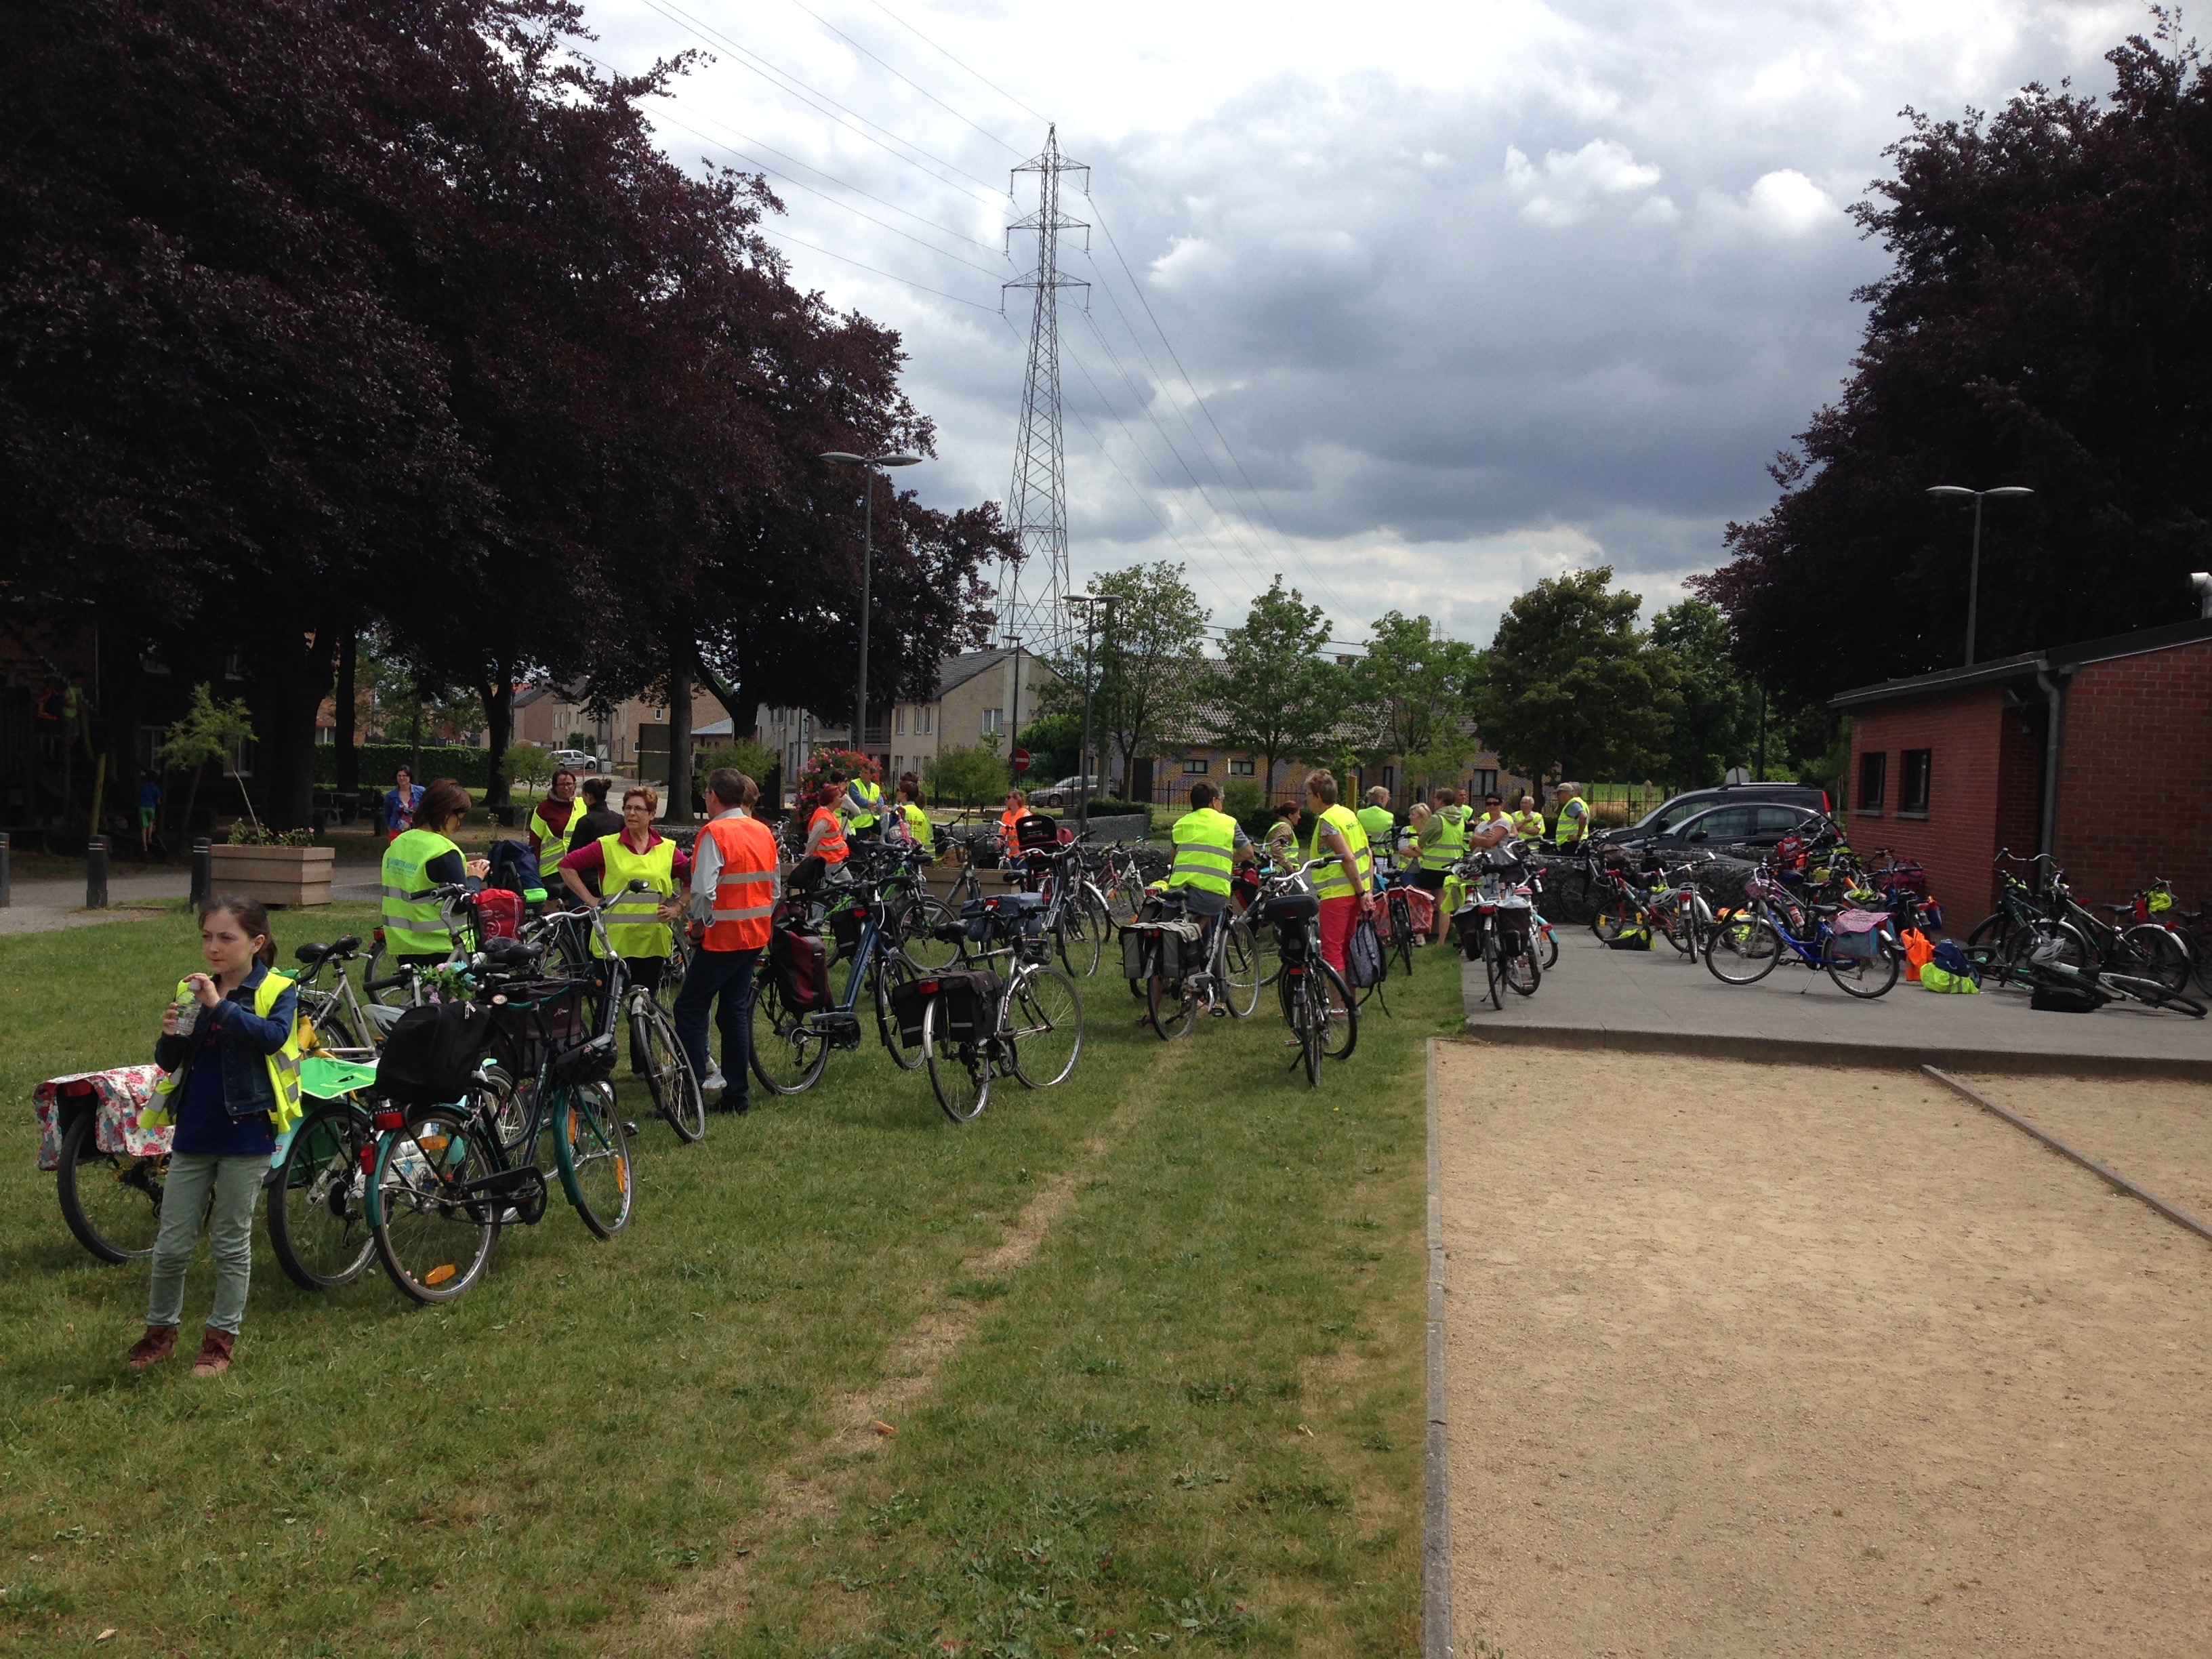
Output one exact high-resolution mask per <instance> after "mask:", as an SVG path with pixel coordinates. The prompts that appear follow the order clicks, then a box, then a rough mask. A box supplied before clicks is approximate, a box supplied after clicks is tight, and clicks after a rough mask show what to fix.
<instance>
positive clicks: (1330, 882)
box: [1312, 802, 1375, 899]
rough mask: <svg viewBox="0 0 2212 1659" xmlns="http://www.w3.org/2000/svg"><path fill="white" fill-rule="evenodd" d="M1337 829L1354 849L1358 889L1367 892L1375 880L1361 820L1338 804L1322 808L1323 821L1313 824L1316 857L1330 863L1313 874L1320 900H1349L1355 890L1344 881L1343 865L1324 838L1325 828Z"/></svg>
mask: <svg viewBox="0 0 2212 1659" xmlns="http://www.w3.org/2000/svg"><path fill="white" fill-rule="evenodd" d="M1323 825H1326V826H1327V827H1328V828H1329V829H1334V830H1335V831H1336V832H1337V833H1338V834H1339V835H1340V836H1343V837H1344V844H1345V845H1346V847H1349V848H1351V849H1352V864H1353V866H1354V867H1356V868H1357V869H1358V872H1359V885H1358V889H1357V890H1358V891H1359V892H1363V893H1364V892H1365V891H1366V890H1367V889H1368V888H1369V886H1370V885H1371V884H1373V882H1374V879H1375V854H1374V853H1373V851H1372V850H1371V849H1370V848H1369V847H1368V845H1367V832H1366V831H1365V830H1364V829H1361V828H1360V827H1359V820H1358V818H1356V817H1353V816H1352V810H1351V808H1349V807H1347V806H1346V805H1344V804H1343V803H1342V802H1339V803H1338V804H1337V805H1334V806H1325V807H1323V808H1322V814H1321V822H1320V823H1316V824H1315V825H1314V837H1313V842H1312V847H1313V856H1314V857H1315V858H1328V863H1327V864H1325V865H1323V866H1322V867H1321V868H1320V869H1319V870H1316V872H1314V894H1315V896H1316V897H1318V898H1325V899H1332V898H1350V897H1351V896H1352V894H1353V892H1354V889H1353V887H1352V884H1351V883H1349V882H1347V881H1346V880H1345V878H1344V863H1343V860H1340V859H1337V858H1335V857H1334V856H1332V855H1330V854H1329V851H1328V843H1326V842H1323V841H1322V838H1321V832H1322V826H1323Z"/></svg>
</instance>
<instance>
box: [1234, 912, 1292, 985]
mask: <svg viewBox="0 0 2212 1659" xmlns="http://www.w3.org/2000/svg"><path fill="white" fill-rule="evenodd" d="M1239 919H1240V920H1241V921H1243V923H1244V926H1245V927H1247V928H1248V929H1249V931H1250V933H1251V935H1252V963H1253V966H1254V967H1255V968H1256V969H1258V970H1259V974H1260V984H1261V987H1262V988H1263V989H1264V988H1265V987H1267V986H1270V985H1273V984H1274V983H1276V981H1279V979H1281V977H1282V974H1283V936H1282V935H1281V934H1280V933H1278V932H1276V930H1275V929H1274V928H1273V927H1272V926H1261V925H1259V924H1256V923H1255V922H1254V921H1252V920H1251V917H1250V915H1249V913H1248V914H1247V915H1244V916H1243V917H1241V918H1239Z"/></svg>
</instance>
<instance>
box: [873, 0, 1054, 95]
mask: <svg viewBox="0 0 2212 1659" xmlns="http://www.w3.org/2000/svg"><path fill="white" fill-rule="evenodd" d="M868 3H869V4H870V5H872V6H873V7H874V8H875V9H877V10H878V11H879V12H881V13H883V15H884V16H886V17H888V18H890V20H891V21H892V22H894V23H896V24H897V25H898V26H899V27H901V28H902V29H904V30H905V31H906V32H907V33H908V34H911V35H912V36H914V38H915V40H919V41H921V44H922V45H923V46H927V47H928V48H929V49H930V50H931V51H932V52H935V53H936V54H937V55H938V56H939V57H940V58H944V59H945V61H946V62H947V63H949V64H952V65H954V66H955V67H956V68H958V69H963V70H967V71H968V73H969V74H970V75H972V76H975V78H976V79H977V80H978V81H981V82H982V83H983V84H984V85H985V86H987V87H988V88H990V89H991V90H992V91H994V92H995V93H997V94H999V96H1000V97H1001V98H1003V99H1005V100H1006V101H1007V102H1008V103H1010V104H1012V106H1014V107H1015V108H1016V109H1018V110H1019V111H1021V112H1023V113H1024V115H1034V116H1036V118H1037V119H1038V120H1040V121H1043V122H1046V123H1048V124H1049V123H1050V121H1051V120H1052V117H1050V116H1049V115H1047V114H1045V113H1043V112H1042V111H1039V110H1033V109H1031V108H1030V106H1028V105H1027V104H1024V102H1022V100H1020V99H1018V98H1017V97H1015V96H1014V94H1012V93H1011V92H1008V91H1007V90H1006V88H1004V87H1002V86H1000V84H999V83H998V82H996V81H994V80H992V79H990V78H989V77H988V76H986V75H984V74H983V73H982V71H981V70H977V69H975V67H973V66H972V65H970V64H966V63H963V61H962V60H961V59H959V58H955V57H954V56H953V55H952V54H951V52H947V51H946V50H945V48H944V47H943V46H939V45H938V44H937V42H936V41H934V40H931V39H930V38H929V37H928V36H927V35H926V34H924V33H922V32H921V30H920V29H918V28H916V27H915V26H914V25H913V24H911V23H909V22H908V21H906V19H905V18H903V17H902V16H900V15H898V14H897V13H896V12H895V11H893V10H892V9H890V7H889V6H887V5H885V4H884V0H868Z"/></svg>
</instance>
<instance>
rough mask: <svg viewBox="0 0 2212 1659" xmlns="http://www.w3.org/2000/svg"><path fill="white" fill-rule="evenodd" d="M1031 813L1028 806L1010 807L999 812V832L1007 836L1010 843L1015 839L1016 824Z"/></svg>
mask: <svg viewBox="0 0 2212 1659" xmlns="http://www.w3.org/2000/svg"><path fill="white" fill-rule="evenodd" d="M1029 815H1030V809H1029V808H1028V807H1026V806H1021V807H1008V808H1007V809H1006V811H1003V812H1001V813H1000V814H999V833H1000V835H1002V836H1005V837H1006V841H1007V842H1008V844H1009V845H1011V844H1012V842H1013V839H1014V826H1015V825H1016V824H1018V823H1020V822H1021V821H1022V820H1023V819H1024V818H1025V817H1029Z"/></svg>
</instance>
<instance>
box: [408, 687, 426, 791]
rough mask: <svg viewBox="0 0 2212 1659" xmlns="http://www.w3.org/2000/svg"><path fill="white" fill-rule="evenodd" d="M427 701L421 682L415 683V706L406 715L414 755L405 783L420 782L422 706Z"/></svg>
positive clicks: (409, 763)
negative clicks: (413, 746)
mask: <svg viewBox="0 0 2212 1659" xmlns="http://www.w3.org/2000/svg"><path fill="white" fill-rule="evenodd" d="M428 701H429V698H428V696H425V695H424V693H423V690H422V681H420V680H417V681H416V682H415V706H414V708H411V709H410V710H409V711H408V714H407V726H408V734H409V736H410V738H412V740H413V742H414V744H415V751H414V754H413V756H412V757H410V760H409V761H408V763H407V781H408V782H410V783H420V782H422V705H423V704H424V703H426V702H428Z"/></svg>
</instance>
